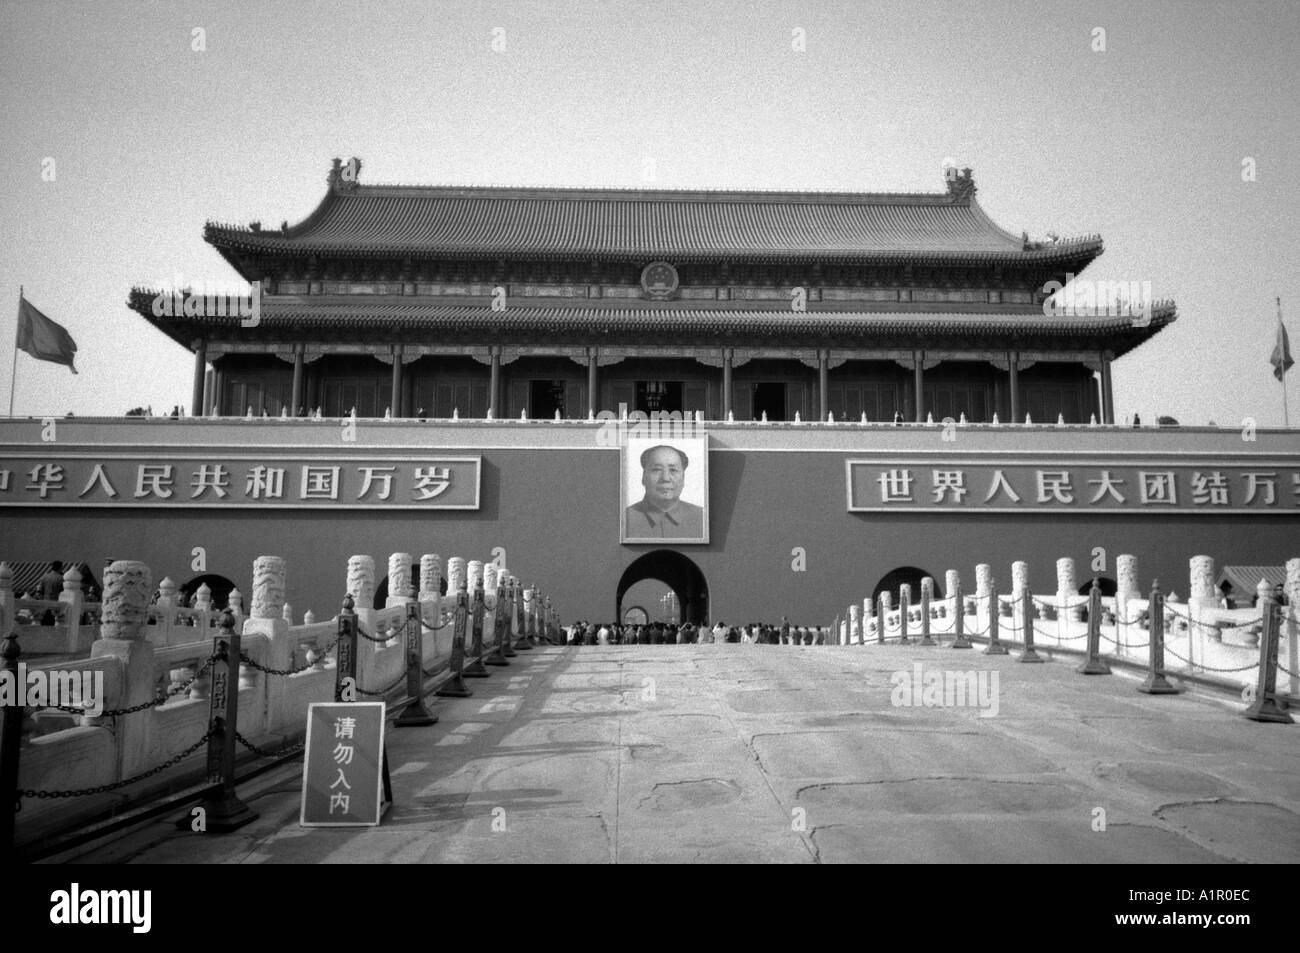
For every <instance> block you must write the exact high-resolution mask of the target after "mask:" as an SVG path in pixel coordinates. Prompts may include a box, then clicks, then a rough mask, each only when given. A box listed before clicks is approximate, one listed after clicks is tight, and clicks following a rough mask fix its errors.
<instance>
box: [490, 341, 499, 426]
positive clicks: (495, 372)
mask: <svg viewBox="0 0 1300 953" xmlns="http://www.w3.org/2000/svg"><path fill="white" fill-rule="evenodd" d="M500 401H501V348H500V346H493V348H492V370H491V372H490V374H489V375H488V413H489V414H490V415H491V416H493V417H500V416H501V403H500Z"/></svg>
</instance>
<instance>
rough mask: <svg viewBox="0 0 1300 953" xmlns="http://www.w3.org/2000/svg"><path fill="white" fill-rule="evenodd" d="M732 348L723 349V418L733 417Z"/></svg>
mask: <svg viewBox="0 0 1300 953" xmlns="http://www.w3.org/2000/svg"><path fill="white" fill-rule="evenodd" d="M731 354H732V351H731V348H729V347H724V348H723V349H722V419H723V420H727V419H729V418H730V417H731V411H732V404H731V390H732V386H731Z"/></svg>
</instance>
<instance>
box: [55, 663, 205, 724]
mask: <svg viewBox="0 0 1300 953" xmlns="http://www.w3.org/2000/svg"><path fill="white" fill-rule="evenodd" d="M216 659H217V656H216V655H209V656H208V660H207V661H206V662H204V663H203V664H202V665H200V666H199V668H198V671H196V672H195V673H194V675H193V676H192V677H191V678H190V679H189V680H188V681H186V682H185V683H183V684H181V685H177V686H176V687H175V688H173V689H171V690H170V691H168V692H167V693H166V694H163V695H159V696H158V697H157V698H152V699H150V700H149V701H147V702H141V703H140V704H138V705H132V706H131V707H130V708H110V709H108V710H106V711H101V712H100V713H99V714H98V715H94V716H92V717H95V718H116V717H117V716H119V715H134V714H135V713H136V712H141V711H148V710H149V709H150V708H161V707H162V706H163V705H165V704H167V703H168V702H169V701H171V700H172V699H173V698H175V697H176V696H177V695H179V694H181V693H182V692H188V691H189V690H190V688H191V687H193V685H194V683H195V682H197V681H198V680H199V679H200V678H202V677H203V675H204V673H205V672H207V670H208V669H210V668H211V667H212V663H213V662H214V661H216ZM34 707H36V708H38V709H39V708H55V709H58V710H59V711H66V712H68V713H70V714H73V715H85V714H86V709H84V708H75V707H73V706H71V705H37V706H34Z"/></svg>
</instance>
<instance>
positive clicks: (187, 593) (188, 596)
mask: <svg viewBox="0 0 1300 953" xmlns="http://www.w3.org/2000/svg"><path fill="white" fill-rule="evenodd" d="M204 583H207V585H208V588H209V589H210V590H212V608H214V609H224V608H226V606H228V605H229V604H230V592H231V590H232V589H234V588H235V584H234V583H233V582H232V581H231V580H229V579H227V578H226V577H225V576H218V575H217V574H216V573H214V572H209V573H204V574H203V575H202V576H195V577H194V578H193V579H191V580H190V581H189V582H187V583H186V584H185V585H183V586H181V589H180V594H181V596H182V597H183V598H184V600H185V605H187V606H192V605H193V604H194V594H195V593H196V592H198V591H199V586H201V585H203V584H204ZM243 596H244V612H248V611H249V607H250V606H251V605H252V602H251V601H250V600H251V594H249V593H244V594H243Z"/></svg>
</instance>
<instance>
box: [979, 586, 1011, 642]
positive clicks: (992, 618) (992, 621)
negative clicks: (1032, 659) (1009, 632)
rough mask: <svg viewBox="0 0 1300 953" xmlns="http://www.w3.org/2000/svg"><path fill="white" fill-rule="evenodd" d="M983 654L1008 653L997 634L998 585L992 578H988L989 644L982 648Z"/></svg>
mask: <svg viewBox="0 0 1300 953" xmlns="http://www.w3.org/2000/svg"><path fill="white" fill-rule="evenodd" d="M984 654H985V655H1009V654H1010V653H1009V652H1008V651H1007V647H1006V646H1005V645H1003V644H1002V642H1001V641H1000V640H999V635H998V586H997V583H995V582H994V581H993V579H992V578H991V577H990V578H989V646H988V648H986V649H985V650H984Z"/></svg>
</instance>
